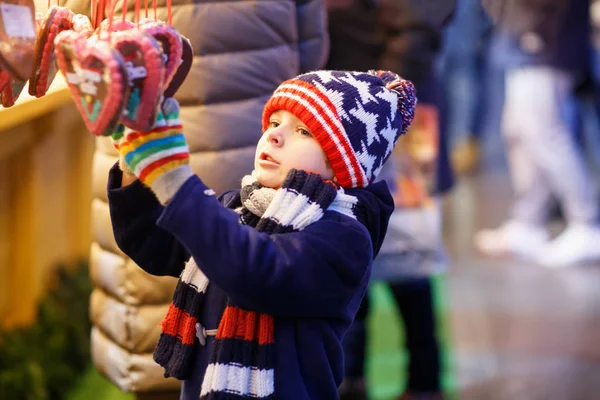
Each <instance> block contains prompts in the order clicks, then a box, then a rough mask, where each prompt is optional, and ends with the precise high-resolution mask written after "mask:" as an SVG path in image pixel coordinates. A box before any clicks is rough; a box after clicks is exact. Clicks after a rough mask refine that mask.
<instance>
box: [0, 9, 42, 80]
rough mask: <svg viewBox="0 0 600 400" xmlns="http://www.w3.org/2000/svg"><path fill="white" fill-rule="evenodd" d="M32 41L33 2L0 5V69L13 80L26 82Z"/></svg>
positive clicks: (33, 24)
mask: <svg viewBox="0 0 600 400" xmlns="http://www.w3.org/2000/svg"><path fill="white" fill-rule="evenodd" d="M35 40H36V28H35V7H34V3H33V0H2V1H0V66H1V67H2V68H3V69H4V70H6V71H8V72H9V73H10V74H11V75H12V76H14V77H16V78H20V79H22V80H24V81H26V80H27V79H29V75H30V73H31V69H32V66H33V53H34V48H35Z"/></svg>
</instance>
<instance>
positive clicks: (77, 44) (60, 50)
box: [55, 31, 129, 136]
mask: <svg viewBox="0 0 600 400" xmlns="http://www.w3.org/2000/svg"><path fill="white" fill-rule="evenodd" d="M55 51H56V60H57V62H58V68H59V69H60V71H61V72H62V73H63V75H64V76H65V78H66V80H67V84H68V86H69V90H70V91H71V96H73V99H74V101H75V106H76V107H77V109H78V110H79V112H80V113H81V116H82V117H83V120H84V122H85V124H86V126H87V127H88V129H89V130H90V131H91V132H92V133H93V134H94V135H96V136H100V135H103V136H108V135H110V134H111V133H112V132H113V130H114V129H115V127H116V125H117V124H118V122H119V120H120V118H121V115H122V113H123V109H124V108H125V100H126V99H127V97H128V94H129V82H128V78H127V71H126V69H125V63H124V62H123V58H122V57H121V55H120V54H119V52H117V51H116V50H113V49H112V48H111V46H110V44H109V43H107V42H105V41H102V40H98V39H97V38H95V37H91V38H89V39H88V38H86V37H85V35H83V34H81V33H78V32H74V31H63V32H61V33H60V34H59V35H58V37H57V38H56V49H55Z"/></svg>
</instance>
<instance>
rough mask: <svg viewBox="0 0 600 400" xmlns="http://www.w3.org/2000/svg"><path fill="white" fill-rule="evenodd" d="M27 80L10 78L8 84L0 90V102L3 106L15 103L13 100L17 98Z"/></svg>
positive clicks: (6, 106)
mask: <svg viewBox="0 0 600 400" xmlns="http://www.w3.org/2000/svg"><path fill="white" fill-rule="evenodd" d="M26 83H27V82H25V81H22V80H14V79H13V80H12V81H11V83H10V85H8V86H6V87H5V88H4V89H3V90H2V91H1V92H0V102H1V103H2V106H3V107H5V108H8V107H12V106H14V105H15V101H17V99H18V98H19V95H20V94H21V92H22V91H23V89H24V88H25V84H26Z"/></svg>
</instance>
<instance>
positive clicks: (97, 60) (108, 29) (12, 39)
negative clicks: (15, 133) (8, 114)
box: [0, 0, 193, 136]
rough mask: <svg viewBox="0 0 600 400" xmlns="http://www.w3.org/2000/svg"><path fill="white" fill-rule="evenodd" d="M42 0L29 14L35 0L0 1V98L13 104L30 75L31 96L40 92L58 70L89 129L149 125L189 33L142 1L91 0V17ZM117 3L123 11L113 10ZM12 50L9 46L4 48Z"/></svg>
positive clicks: (179, 70) (187, 53)
mask: <svg viewBox="0 0 600 400" xmlns="http://www.w3.org/2000/svg"><path fill="white" fill-rule="evenodd" d="M58 1H59V0H57V3H56V5H51V4H50V1H49V3H48V11H47V12H46V13H34V7H33V0H0V101H1V103H2V105H3V106H4V107H10V106H12V105H13V104H14V102H15V100H16V99H17V98H18V96H19V94H20V93H21V91H22V90H23V88H24V86H25V84H26V81H27V80H28V81H29V93H30V95H32V96H36V97H42V96H44V95H45V94H46V93H47V91H48V88H49V87H50V85H51V83H52V81H53V80H54V78H55V76H56V74H57V72H58V71H60V72H61V73H62V75H63V76H64V78H65V80H66V83H67V86H68V89H69V91H70V93H71V96H72V97H73V100H74V102H75V106H76V108H77V110H78V111H79V113H80V114H81V116H82V118H83V120H84V122H85V124H86V126H87V128H88V129H89V130H90V131H91V132H92V133H94V134H95V135H98V136H100V135H110V134H111V133H112V132H113V131H114V129H115V128H116V126H117V124H119V123H123V124H124V125H125V126H127V127H129V128H131V129H135V130H138V131H144V130H148V129H150V128H151V126H152V124H153V123H154V120H155V119H156V114H157V112H158V110H159V107H160V105H161V100H163V99H165V98H167V97H172V96H173V95H175V93H176V92H177V90H178V89H179V88H180V87H181V84H182V83H183V81H184V80H185V79H186V77H187V75H188V73H189V71H190V69H191V66H192V60H193V49H192V46H191V43H190V42H189V40H188V39H186V38H185V37H183V36H181V35H180V34H179V32H177V30H176V29H175V28H173V27H172V11H171V9H172V6H171V1H170V0H167V13H168V21H167V22H164V21H160V20H158V19H157V15H156V14H157V13H156V10H157V6H156V0H153V8H154V18H150V17H148V1H147V0H146V1H145V3H144V8H145V17H144V18H142V16H141V11H140V8H141V2H140V0H136V1H135V2H134V7H135V11H134V21H130V20H128V19H127V18H126V17H127V11H128V0H122V1H120V0H92V1H91V13H90V16H91V18H88V17H87V16H84V15H79V14H74V13H73V12H72V11H71V10H69V9H68V8H65V7H61V6H60V5H59V2H58ZM118 3H119V4H120V5H121V16H120V17H118V16H115V12H116V8H117V5H118ZM17 22H18V23H17ZM9 49H10V50H9Z"/></svg>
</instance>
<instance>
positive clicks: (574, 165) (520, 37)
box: [474, 0, 600, 267]
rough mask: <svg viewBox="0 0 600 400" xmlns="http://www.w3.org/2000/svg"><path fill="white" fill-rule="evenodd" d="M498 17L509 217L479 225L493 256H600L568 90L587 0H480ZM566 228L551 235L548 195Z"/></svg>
mask: <svg viewBox="0 0 600 400" xmlns="http://www.w3.org/2000/svg"><path fill="white" fill-rule="evenodd" d="M484 5H485V6H486V9H487V10H488V11H489V13H490V15H491V16H492V18H493V20H494V22H495V24H496V27H495V29H496V34H495V37H494V42H493V45H492V55H491V57H492V59H493V61H494V62H495V63H498V64H499V65H502V66H504V67H505V68H506V79H505V103H504V110H503V119H502V133H503V136H504V139H505V143H506V151H507V158H508V163H509V170H510V173H511V178H512V183H513V186H514V191H515V200H514V204H513V207H512V212H511V215H510V216H509V219H508V220H507V221H506V222H505V223H504V224H503V225H502V226H501V227H500V228H498V229H496V230H484V231H481V232H478V233H477V234H476V236H475V238H474V241H475V246H476V247H477V249H478V250H480V251H481V252H482V253H484V254H487V255H490V256H506V255H509V256H517V257H522V258H526V259H531V260H534V261H536V262H537V263H539V264H542V265H546V266H552V267H560V266H567V265H573V264H578V263H582V262H589V261H593V260H597V259H600V246H598V243H599V242H600V229H599V227H598V204H597V201H596V199H595V197H594V193H593V190H592V185H591V184H590V178H589V175H588V171H587V170H586V167H585V164H584V161H583V157H582V155H581V154H580V151H579V149H578V148H577V145H576V142H575V138H574V133H573V128H572V127H573V124H572V121H573V118H574V117H573V115H572V113H573V111H574V107H572V104H573V96H574V94H575V88H576V86H577V85H578V83H580V81H581V80H582V78H583V77H584V76H585V74H586V70H587V68H588V61H589V59H588V57H589V35H590V24H589V6H590V5H589V1H587V0H484ZM553 196H554V197H556V199H557V200H558V201H559V203H560V206H561V209H562V212H563V214H564V216H565V219H566V228H565V229H564V231H563V232H562V233H561V234H560V235H559V236H558V237H557V238H555V239H553V240H550V238H549V233H548V230H547V227H546V223H547V221H548V218H549V212H550V206H551V202H552V198H553Z"/></svg>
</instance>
